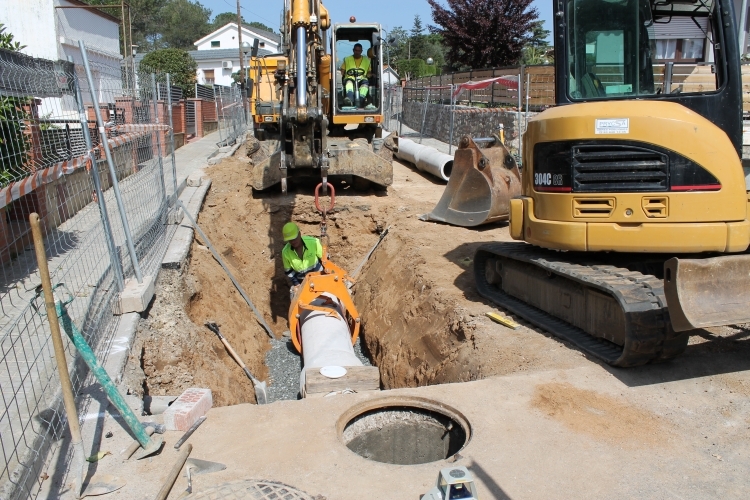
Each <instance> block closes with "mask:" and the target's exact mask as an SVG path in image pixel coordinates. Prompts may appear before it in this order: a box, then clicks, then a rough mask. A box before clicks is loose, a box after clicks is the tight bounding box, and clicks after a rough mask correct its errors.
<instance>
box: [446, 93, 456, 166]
mask: <svg viewBox="0 0 750 500" xmlns="http://www.w3.org/2000/svg"><path fill="white" fill-rule="evenodd" d="M450 89H451V90H450V92H451V124H450V132H449V138H448V154H451V151H452V149H453V113H455V111H456V100H455V98H454V97H453V90H454V89H453V84H451V87H450Z"/></svg>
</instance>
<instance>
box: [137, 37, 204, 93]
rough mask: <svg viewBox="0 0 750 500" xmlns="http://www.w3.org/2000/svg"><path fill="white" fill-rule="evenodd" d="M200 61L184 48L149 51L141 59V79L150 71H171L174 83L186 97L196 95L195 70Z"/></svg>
mask: <svg viewBox="0 0 750 500" xmlns="http://www.w3.org/2000/svg"><path fill="white" fill-rule="evenodd" d="M196 69H198V63H197V62H195V60H194V59H193V58H192V57H190V54H188V53H187V52H186V51H184V50H182V49H161V50H154V51H153V52H149V53H148V54H146V56H145V57H144V58H143V61H141V66H140V71H139V73H140V76H139V78H140V80H141V81H146V80H144V78H147V75H148V73H151V72H157V71H159V72H162V73H169V74H170V76H171V78H172V84H173V85H176V86H178V87H180V88H181V89H182V93H183V95H184V96H185V97H195V70H196Z"/></svg>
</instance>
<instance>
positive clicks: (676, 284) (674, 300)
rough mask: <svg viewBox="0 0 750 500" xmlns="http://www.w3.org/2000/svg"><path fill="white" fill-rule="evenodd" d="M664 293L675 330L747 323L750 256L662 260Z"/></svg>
mask: <svg viewBox="0 0 750 500" xmlns="http://www.w3.org/2000/svg"><path fill="white" fill-rule="evenodd" d="M664 295H666V297H667V305H668V306H669V317H670V319H671V321H672V328H674V330H675V331H677V332H684V331H687V330H693V329H695V328H706V327H709V326H722V325H736V324H738V323H748V322H750V255H747V254H742V255H726V256H721V257H712V258H708V259H678V258H672V259H669V260H668V261H667V262H665V263H664Z"/></svg>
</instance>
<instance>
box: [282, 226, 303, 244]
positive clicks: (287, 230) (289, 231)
mask: <svg viewBox="0 0 750 500" xmlns="http://www.w3.org/2000/svg"><path fill="white" fill-rule="evenodd" d="M298 234H299V227H297V224H295V223H294V222H287V223H286V224H284V227H283V228H281V235H282V236H283V237H284V241H292V240H293V239H294V238H296V237H297V235H298Z"/></svg>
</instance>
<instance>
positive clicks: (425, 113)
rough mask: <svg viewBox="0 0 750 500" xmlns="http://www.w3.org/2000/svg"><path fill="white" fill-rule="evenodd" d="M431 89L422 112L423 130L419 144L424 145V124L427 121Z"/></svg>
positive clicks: (420, 131) (420, 132) (420, 133)
mask: <svg viewBox="0 0 750 500" xmlns="http://www.w3.org/2000/svg"><path fill="white" fill-rule="evenodd" d="M430 90H431V89H430V88H429V87H427V98H426V99H425V100H424V111H423V112H422V128H421V129H420V130H419V143H420V144H422V137H423V136H424V123H425V121H426V120H427V106H428V105H429V104H430Z"/></svg>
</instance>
